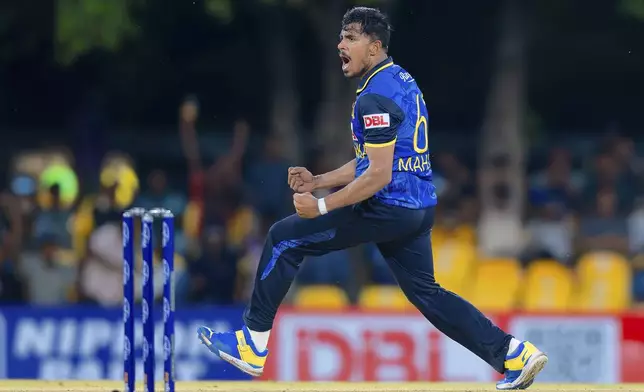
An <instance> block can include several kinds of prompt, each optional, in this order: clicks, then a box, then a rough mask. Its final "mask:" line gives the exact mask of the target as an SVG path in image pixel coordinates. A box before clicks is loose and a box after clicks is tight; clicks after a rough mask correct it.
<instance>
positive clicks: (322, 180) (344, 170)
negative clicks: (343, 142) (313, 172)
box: [315, 159, 356, 189]
mask: <svg viewBox="0 0 644 392" xmlns="http://www.w3.org/2000/svg"><path fill="white" fill-rule="evenodd" d="M355 175H356V161H355V159H352V160H351V161H349V162H347V163H345V164H344V165H342V166H341V167H339V168H337V169H335V170H333V171H330V172H327V173H324V174H321V175H319V176H315V189H329V188H334V187H336V186H344V185H347V184H349V183H350V182H351V181H353V179H354V178H355Z"/></svg>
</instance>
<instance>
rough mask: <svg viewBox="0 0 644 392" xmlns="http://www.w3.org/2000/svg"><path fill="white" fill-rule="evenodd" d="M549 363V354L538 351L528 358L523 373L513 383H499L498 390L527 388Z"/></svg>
mask: <svg viewBox="0 0 644 392" xmlns="http://www.w3.org/2000/svg"><path fill="white" fill-rule="evenodd" d="M547 363H548V356H546V354H544V353H542V352H541V351H538V352H536V353H534V354H532V357H530V359H529V360H528V363H527V364H526V365H525V367H524V368H523V370H521V374H520V375H519V377H517V379H516V380H514V381H513V382H512V383H509V384H503V385H497V387H496V389H498V390H503V391H505V390H513V389H526V388H528V387H529V386H530V385H532V383H533V382H534V379H535V377H537V374H539V372H541V371H542V370H543V368H544V367H545V366H546V364H547Z"/></svg>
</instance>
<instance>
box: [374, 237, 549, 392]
mask: <svg viewBox="0 0 644 392" xmlns="http://www.w3.org/2000/svg"><path fill="white" fill-rule="evenodd" d="M378 248H379V249H380V251H381V253H382V255H383V256H384V258H385V260H387V263H388V264H389V266H390V268H391V270H392V272H393V273H394V275H395V277H396V279H397V281H398V283H399V285H400V287H401V288H402V290H403V292H404V293H405V295H406V296H407V298H408V299H409V300H410V302H411V303H413V304H414V305H415V306H416V308H418V310H420V312H421V313H422V314H423V315H424V316H425V318H427V320H429V321H430V322H431V323H432V324H433V325H434V326H435V327H436V328H438V329H439V330H440V331H441V332H443V333H444V334H445V335H447V336H448V337H450V338H451V339H452V340H454V341H456V342H458V343H460V344H461V345H462V346H464V347H465V348H467V349H468V350H470V351H471V352H473V353H474V354H476V355H477V356H478V357H480V358H481V359H483V360H484V361H485V362H487V363H488V364H490V365H491V366H492V367H493V368H494V369H495V370H496V371H498V372H499V373H501V374H505V377H504V379H503V380H502V381H500V382H499V383H498V384H497V389H525V388H527V387H529V386H530V385H531V384H532V382H533V381H534V378H535V376H536V375H537V374H538V373H539V372H540V371H541V369H543V366H545V364H546V362H547V360H548V359H547V357H546V355H545V354H544V353H542V352H541V351H539V350H538V349H537V348H536V347H535V346H533V345H532V344H531V343H530V342H527V341H524V342H521V341H518V340H516V339H514V338H513V336H512V335H509V334H507V333H506V332H504V331H503V330H501V329H500V328H499V327H497V326H496V325H494V324H493V323H492V322H491V321H490V320H489V319H488V318H487V317H485V316H484V315H483V314H482V313H481V312H480V311H479V310H478V309H476V307H474V306H473V305H472V304H470V303H469V302H467V301H466V300H464V299H463V298H461V297H460V296H458V295H456V294H454V293H452V292H450V291H448V290H445V289H444V288H442V287H441V286H440V285H439V284H438V283H437V282H436V280H435V279H434V267H433V260H432V251H431V242H430V236H429V232H424V233H420V234H419V235H417V236H414V237H409V238H404V239H400V240H396V241H391V242H386V243H379V244H378Z"/></svg>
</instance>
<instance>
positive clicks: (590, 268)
mask: <svg viewBox="0 0 644 392" xmlns="http://www.w3.org/2000/svg"><path fill="white" fill-rule="evenodd" d="M576 272H577V277H578V281H579V287H578V291H577V296H576V301H575V305H576V307H577V308H578V309H579V310H591V311H596V310H604V311H619V310H623V309H626V308H628V307H629V306H630V304H631V284H632V276H631V274H632V271H631V267H630V264H629V262H628V260H626V258H624V257H623V256H622V255H620V254H618V253H614V252H591V253H587V254H586V255H584V256H582V257H581V258H580V259H579V261H578V263H577V268H576Z"/></svg>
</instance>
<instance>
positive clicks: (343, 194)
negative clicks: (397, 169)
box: [324, 143, 395, 211]
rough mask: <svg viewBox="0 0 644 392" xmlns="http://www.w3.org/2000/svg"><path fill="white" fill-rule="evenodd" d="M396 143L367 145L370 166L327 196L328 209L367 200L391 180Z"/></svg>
mask: <svg viewBox="0 0 644 392" xmlns="http://www.w3.org/2000/svg"><path fill="white" fill-rule="evenodd" d="M394 148H395V143H384V144H383V145H381V146H380V145H379V146H374V145H372V146H371V147H369V146H366V152H367V156H368V157H369V161H370V162H369V167H368V168H367V170H365V172H364V173H362V175H361V176H359V177H358V178H356V179H355V180H353V181H351V182H350V183H349V185H347V186H346V187H344V188H342V189H341V190H339V191H337V192H335V193H332V194H330V195H329V196H327V197H325V198H324V200H325V202H326V206H327V210H329V211H331V210H335V209H337V208H342V207H345V206H350V205H352V204H356V203H360V202H361V201H363V200H367V199H368V198H370V197H371V196H373V195H375V194H376V192H378V191H379V190H381V189H382V188H384V187H385V186H387V184H389V183H390V182H391V176H392V170H391V167H392V162H393V159H394Z"/></svg>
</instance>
